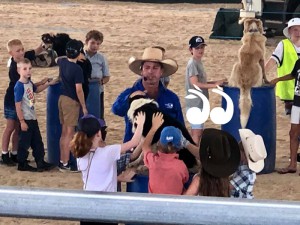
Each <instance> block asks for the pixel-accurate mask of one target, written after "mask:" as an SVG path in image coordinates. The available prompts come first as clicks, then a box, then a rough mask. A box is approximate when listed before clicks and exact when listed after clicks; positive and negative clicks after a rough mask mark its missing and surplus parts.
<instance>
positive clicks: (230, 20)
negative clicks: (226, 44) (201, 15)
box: [209, 8, 244, 40]
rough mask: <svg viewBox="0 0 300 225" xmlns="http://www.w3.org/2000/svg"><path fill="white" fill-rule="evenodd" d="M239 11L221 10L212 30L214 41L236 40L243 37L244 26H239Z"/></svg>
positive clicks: (211, 36)
mask: <svg viewBox="0 0 300 225" xmlns="http://www.w3.org/2000/svg"><path fill="white" fill-rule="evenodd" d="M239 17H240V10H239V9H224V8H220V9H219V11H218V13H217V15H216V19H215V22H214V25H213V28H212V34H211V35H210V36H209V38H212V39H236V40H240V39H241V38H242V36H243V29H244V28H243V25H241V24H239V23H238V22H239Z"/></svg>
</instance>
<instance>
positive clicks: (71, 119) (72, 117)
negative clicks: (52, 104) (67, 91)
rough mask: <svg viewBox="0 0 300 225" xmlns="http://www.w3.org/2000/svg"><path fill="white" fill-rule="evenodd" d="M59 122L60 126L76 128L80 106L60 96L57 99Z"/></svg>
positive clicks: (70, 99)
mask: <svg viewBox="0 0 300 225" xmlns="http://www.w3.org/2000/svg"><path fill="white" fill-rule="evenodd" d="M58 111H59V121H60V124H62V125H67V126H72V127H76V126H77V123H78V119H79V111H80V104H79V102H77V101H75V100H74V99H72V98H70V97H68V96H65V95H61V96H59V99H58Z"/></svg>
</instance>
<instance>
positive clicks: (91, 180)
mask: <svg viewBox="0 0 300 225" xmlns="http://www.w3.org/2000/svg"><path fill="white" fill-rule="evenodd" d="M144 121H145V114H144V113H141V112H140V113H138V115H137V116H136V118H135V121H134V123H136V124H137V129H136V131H135V133H134V136H133V137H132V139H131V140H130V141H128V142H126V143H122V144H114V145H106V143H105V136H106V131H105V129H106V125H105V122H104V121H103V120H101V119H97V118H96V117H94V116H92V115H87V116H84V117H82V118H81V119H80V120H79V122H78V132H77V133H76V134H75V135H74V138H73V140H72V141H71V149H72V152H73V154H74V156H75V157H76V158H77V165H78V169H79V171H81V173H82V180H83V184H84V185H83V189H84V190H86V191H106V192H116V191H117V160H118V159H119V158H120V155H121V154H122V153H125V152H126V151H127V150H128V149H132V148H133V147H136V146H137V145H138V144H139V142H140V140H141V137H142V130H143V125H144ZM80 224H81V225H83V224H107V223H90V222H80Z"/></svg>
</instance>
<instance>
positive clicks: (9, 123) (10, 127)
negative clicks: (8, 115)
mask: <svg viewBox="0 0 300 225" xmlns="http://www.w3.org/2000/svg"><path fill="white" fill-rule="evenodd" d="M15 123H16V121H15V120H13V119H6V127H5V129H4V132H3V135H2V152H4V153H5V152H8V146H9V142H10V137H11V135H12V133H13V132H14V130H15ZM17 135H18V134H17Z"/></svg>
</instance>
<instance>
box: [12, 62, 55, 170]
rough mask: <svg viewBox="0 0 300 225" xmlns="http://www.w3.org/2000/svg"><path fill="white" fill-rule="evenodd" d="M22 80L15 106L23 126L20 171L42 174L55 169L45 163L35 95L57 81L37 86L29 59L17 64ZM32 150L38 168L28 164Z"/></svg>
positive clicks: (17, 85)
mask: <svg viewBox="0 0 300 225" xmlns="http://www.w3.org/2000/svg"><path fill="white" fill-rule="evenodd" d="M17 68H18V72H19V74H20V79H19V80H18V81H17V83H16V85H15V87H14V96H15V105H16V112H17V115H18V119H19V121H20V124H21V130H20V133H19V147H18V157H17V158H18V170H19V171H30V172H36V171H39V172H42V171H45V170H50V169H52V168H54V167H55V165H52V164H50V163H47V162H45V161H44V155H45V150H44V144H43V141H42V136H41V132H40V129H39V125H38V122H37V117H36V113H35V106H34V103H35V98H34V93H39V92H41V91H43V90H45V89H46V88H47V87H49V85H51V84H54V83H55V81H53V80H52V81H48V82H46V83H44V84H43V85H39V86H36V85H34V84H33V83H32V81H31V68H32V66H31V62H30V61H29V59H26V58H25V59H22V60H20V61H19V62H18V63H17ZM29 147H31V148H32V154H33V157H34V159H35V162H36V165H37V168H35V167H32V166H30V165H29V164H28V162H27V157H28V149H29Z"/></svg>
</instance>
